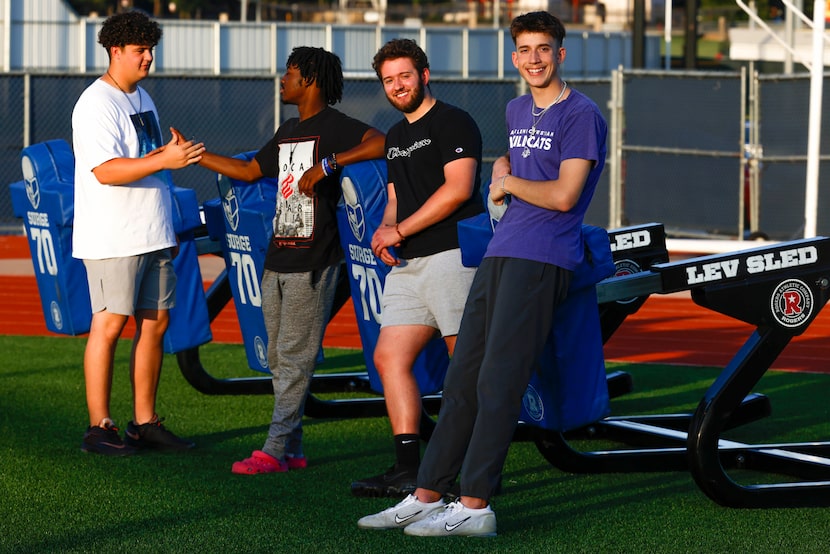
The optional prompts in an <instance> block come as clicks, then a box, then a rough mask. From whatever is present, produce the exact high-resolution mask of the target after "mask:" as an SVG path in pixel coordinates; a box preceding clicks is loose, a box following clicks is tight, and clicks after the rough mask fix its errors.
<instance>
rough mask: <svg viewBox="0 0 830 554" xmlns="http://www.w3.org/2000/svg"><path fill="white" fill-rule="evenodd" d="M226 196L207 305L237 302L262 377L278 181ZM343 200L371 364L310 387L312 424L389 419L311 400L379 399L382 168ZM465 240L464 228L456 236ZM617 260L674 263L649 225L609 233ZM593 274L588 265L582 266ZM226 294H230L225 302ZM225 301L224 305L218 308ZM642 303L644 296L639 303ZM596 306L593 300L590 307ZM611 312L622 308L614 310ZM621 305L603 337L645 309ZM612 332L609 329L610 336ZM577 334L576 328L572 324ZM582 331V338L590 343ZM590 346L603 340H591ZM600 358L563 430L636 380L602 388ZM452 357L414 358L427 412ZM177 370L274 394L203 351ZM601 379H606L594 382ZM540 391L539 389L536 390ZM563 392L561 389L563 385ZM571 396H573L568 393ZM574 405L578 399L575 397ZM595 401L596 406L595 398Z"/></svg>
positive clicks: (353, 179) (377, 402) (613, 379)
mask: <svg viewBox="0 0 830 554" xmlns="http://www.w3.org/2000/svg"><path fill="white" fill-rule="evenodd" d="M253 154H254V153H253V152H248V153H245V154H241V155H240V156H242V157H245V158H250V156H252V155H253ZM218 182H219V191H220V198H218V199H215V200H211V201H208V202H206V203H205V205H204V211H205V218H206V223H207V227H208V234H209V237H210V238H211V239H213V240H214V241H218V244H220V245H221V250H222V253H223V255H224V257H225V262H226V270H225V273H224V274H223V275H220V277H219V278H218V279H217V281H216V282H215V283H214V285H213V287H216V288H217V290H216V291H212V290H211V291H208V304H209V306H210V308H209V309H210V311H211V314H212V317H215V314H217V313H218V311H219V310H221V306H222V305H224V302H227V298H228V297H233V299H234V301H235V304H236V306H237V311H239V312H240V316H239V319H240V327H241V328H242V331H243V339H244V341H245V343H246V344H245V347H246V354H247V357H248V362H249V367H251V368H253V369H258V370H265V368H266V367H267V366H266V365H265V363H263V362H264V360H262V359H261V358H260V356H261V355H262V354H261V353H263V352H264V348H265V345H266V344H267V337H266V336H265V333H264V326H263V324H262V314H261V309H260V307H259V306H258V305H256V303H255V302H252V301H251V299H252V298H258V296H259V294H258V292H257V290H258V289H256V288H255V287H258V282H259V280H260V279H261V272H262V265H263V261H264V255H265V250H266V249H267V242H268V240H269V238H270V235H271V233H272V228H271V218H272V215H273V213H274V208H275V202H274V198H275V195H276V183H275V182H274V181H273V180H272V179H261V180H260V181H257V182H256V183H250V184H249V183H242V182H237V181H234V180H227V179H224V178H219V181H218ZM341 185H342V188H343V198H342V200H341V202H340V205H339V206H338V209H337V217H338V227H339V230H340V235H341V240H342V245H343V250H344V252H345V254H346V260H345V265H344V266H343V268H342V269H343V270H342V271H341V277H342V278H343V282H344V283H345V284H346V285H347V287H345V290H346V292H347V295H350V296H351V298H352V300H353V304H354V307H355V312H356V315H357V323H358V329H359V332H360V336H361V340H362V343H363V347H364V348H363V351H364V361H365V364H366V367H367V371H366V372H365V373H360V374H355V373H349V374H336V375H328V374H318V375H315V377H314V379H313V380H312V384H311V392H312V395H311V397H310V398H309V402H308V403H307V405H306V414H307V415H310V416H312V417H317V416H319V417H355V416H360V415H383V414H385V406H384V405H383V401H382V399H378V398H367V399H357V400H352V401H350V402H348V403H343V402H337V401H321V400H319V399H318V398H316V397H315V394H314V393H317V392H323V391H324V390H351V391H354V390H362V391H366V392H370V393H373V394H378V393H382V386H381V383H380V379H379V378H378V376H377V371H376V370H375V368H374V365H373V360H372V353H373V350H374V345H375V343H376V340H377V335H378V332H379V321H380V298H381V294H382V290H383V284H384V281H385V276H386V274H387V273H388V271H389V268H388V267H387V266H385V264H382V263H381V262H379V261H378V260H377V259H375V257H374V255H373V254H372V252H371V248H370V241H371V236H372V234H373V233H374V231H375V229H376V228H377V226H378V225H379V223H380V221H381V218H382V214H383V208H384V206H385V204H386V171H385V164H384V163H383V162H382V161H371V162H364V163H360V164H354V165H351V166H348V167H346V168H345V169H344V170H343V173H342V176H341ZM459 232H460V233H461V230H460V231H459ZM593 233H594V235H593V236H595V237H596V238H598V239H599V240H598V242H597V241H596V240H595V241H594V242H595V244H596V245H597V246H596V248H598V249H601V250H602V252H603V256H604V266H603V265H602V264H598V263H594V265H596V267H600V268H601V269H600V271H604V272H605V273H604V274H610V273H612V272H613V271H614V266H613V265H612V264H611V261H610V256H609V254H610V252H609V239H608V238H607V236H606V233H605V231H603V230H600V229H595V230H594V231H593ZM611 236H612V241H611V242H612V244H613V246H614V247H613V250H614V251H615V252H614V254H613V255H614V257H615V258H620V259H622V260H624V261H625V267H626V268H627V269H626V271H627V272H630V271H632V269H631V268H632V267H641V266H642V267H647V266H648V265H650V264H652V263H655V262H658V261H666V260H668V254H667V252H666V249H665V235H664V233H663V230H662V226H660V225H658V224H649V225H646V226H641V227H637V228H630V229H623V230H619V231H616V232H612V233H611ZM588 259H589V260H590V261H591V262H599V260H600V256H599V251H598V253H597V256H596V257H595V258H591V257H589V258H588ZM590 267H593V265H592V263H588V264H586V268H590ZM601 277H602V275H594V276H592V277H589V279H593V281H592V282H591V284H593V282H595V281H596V280H599V279H600V278H601ZM588 289H589V290H586V291H585V292H583V293H582V294H587V295H592V294H593V292H592V290H593V289H592V288H590V287H588ZM223 295H224V296H223ZM347 297H348V296H346V297H343V296H340V297H339V298H338V300H337V301H336V302H335V309H336V308H337V307H339V305H341V304H342V303H343V302H344V301H345V299H346V298H347ZM216 299H219V301H215V300H216ZM643 300H644V299H643ZM588 303H589V304H591V305H592V306H596V300H595V299H594V300H590V301H589V302H588ZM614 304H615V305H616V304H617V303H614ZM641 304H642V302H640V303H639V304H637V303H633V302H631V301H629V300H624V301H622V302H620V303H619V304H618V306H619V308H617V307H613V309H612V307H609V308H608V310H607V311H608V313H609V314H614V315H613V316H612V317H607V316H606V315H605V314H603V315H602V317H601V319H602V320H603V322H604V321H605V320H608V321H611V322H612V324H611V325H606V324H605V323H603V325H602V329H603V333H602V334H603V335H606V334H608V335H609V336H610V334H611V333H613V329H614V328H616V326H617V325H618V324H619V321H621V320H622V319H624V317H625V316H624V315H623V316H620V315H619V313H620V312H625V313H633V312H634V311H636V309H637V308H638V307H639V305H641ZM576 312H580V313H581V312H585V313H587V314H588V315H589V316H590V315H591V314H592V313H593V312H596V309H594V310H593V312H592V311H591V310H587V311H585V310H575V313H576ZM606 327H608V328H609V329H610V330H609V331H607V332H606V331H605V328H606ZM574 328H576V327H574ZM590 335H591V334H590V333H586V336H590ZM592 340H593V342H597V340H599V339H598V338H597V337H595V336H592ZM591 350H592V352H594V353H595V354H594V355H595V357H596V359H595V363H594V366H593V367H599V368H601V369H602V372H601V373H596V372H594V374H593V375H594V385H595V389H596V390H595V392H592V393H591V394H588V395H586V396H583V398H585V399H586V401H585V402H584V403H582V402H580V403H578V404H579V405H580V406H581V405H590V404H591V402H595V407H594V410H593V411H592V412H591V413H590V414H588V415H583V416H582V417H581V420H580V421H579V422H578V423H571V424H568V423H565V425H567V426H568V427H570V426H573V425H579V424H583V423H586V422H590V421H594V420H596V419H597V418H599V417H601V416H602V415H603V414H604V413H605V412H606V411H607V396H608V389H609V388H610V389H611V395H612V396H614V395H618V394H622V393H624V392H627V391H628V390H629V389H630V379H629V378H628V376H627V375H626V374H624V373H622V372H617V373H614V374H612V375H610V376H609V377H608V380H607V383H606V382H605V374H604V367H603V364H602V357H601V352H602V350H601V344H600V345H599V347H598V348H592V349H591ZM447 361H448V357H447V352H446V347H445V346H444V343H443V341H442V340H440V339H436V340H435V341H433V342H432V343H431V344H430V345H429V347H428V348H427V350H426V351H425V352H424V353H423V354H422V355H421V357H420V358H419V359H418V361H417V363H416V365H415V368H414V373H415V376H416V379H417V381H418V384H419V387H420V389H421V391H422V393H423V394H425V395H426V396H425V402H426V405H427V406H428V407H429V409H431V410H432V411H431V412H430V413H435V411H437V406H438V400H439V398H438V397H436V396H434V395H432V394H431V393H434V392H437V391H439V390H440V388H441V386H442V383H443V378H444V374H445V372H446V367H447ZM179 364H180V367H181V369H182V372H183V374H184V375H185V377H186V378H187V379H188V381H190V382H191V384H193V386H194V387H196V388H197V389H198V390H201V391H202V392H205V393H207V394H256V393H262V394H270V393H271V383H270V377H264V378H253V377H249V378H231V379H215V378H213V377H212V376H210V374H209V373H208V372H207V370H206V369H205V368H204V367H203V366H202V365H201V362H200V361H199V358H198V350H197V349H190V350H189V351H186V352H181V353H179ZM597 375H599V377H600V379H597V378H596V377H597ZM537 388H538V384H537ZM560 388H561V387H560ZM572 392H573V391H572ZM571 396H572V397H574V398H575V395H571ZM597 399H598V400H597ZM547 405H548V406H551V407H550V408H548V410H547V414H548V416H547V418H543V417H539V416H540V415H541V412H539V411H538V410H539V409H540V408H544V407H543V406H542V405H541V404H540V403H538V401H537V402H535V403H534V406H535V408H534V409H535V410H536V411H534V414H535V415H536V418H537V421H539V422H541V423H542V424H543V425H545V424H547V425H549V426H553V427H555V428H559V427H560V426H561V425H562V423H559V422H557V420H556V419H555V418H554V417H553V416H554V415H555V411H554V408H552V406H554V405H555V403H552V402H547ZM432 423H433V422H432V421H431V420H425V422H424V427H425V429H423V430H424V431H425V435H428V433H429V432H430V431H431V424H432Z"/></svg>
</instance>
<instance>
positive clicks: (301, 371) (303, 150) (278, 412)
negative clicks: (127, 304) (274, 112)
mask: <svg viewBox="0 0 830 554" xmlns="http://www.w3.org/2000/svg"><path fill="white" fill-rule="evenodd" d="M280 96H281V98H282V102H283V103H284V104H293V105H296V106H297V109H298V111H299V117H297V118H293V119H289V120H288V121H286V122H285V123H283V124H282V125H280V127H279V129H277V132H276V134H275V135H274V137H273V138H272V139H271V140H270V141H268V143H267V144H266V145H265V146H263V147H262V148H261V149H260V150H259V152H257V154H256V155H255V156H254V157H253V158H252V159H250V160H241V159H236V158H230V157H226V156H220V155H218V154H214V153H211V152H205V153H204V154H203V156H202V160H201V162H200V165H202V167H206V168H208V169H210V170H212V171H216V172H218V173H221V174H223V175H227V176H228V177H231V178H232V179H237V180H240V181H248V182H251V181H255V180H257V179H259V178H261V177H263V176H268V177H276V178H277V179H278V181H279V185H280V193H281V194H278V195H277V207H276V214H275V217H274V235H273V238H272V239H271V242H270V244H269V246H268V252H267V253H266V256H265V269H264V273H263V276H262V315H263V318H264V320H265V327H266V330H267V333H268V365H269V367H270V369H271V373H272V375H273V385H274V412H273V416H272V419H271V425H270V427H269V430H268V438H267V439H266V440H265V445H264V446H263V447H262V450H255V451H254V452H253V453H252V454H251V456H250V457H249V458H246V459H244V460H242V461H239V462H235V463H234V464H233V467H232V469H231V471H233V473H238V474H242V475H253V474H258V473H273V472H283V471H287V470H289V469H300V468H304V467H306V458H305V456H304V455H303V450H302V432H303V429H302V417H303V405H304V400H305V397H306V394H307V393H308V388H309V385H310V383H311V377H312V374H313V372H314V366H315V362H316V359H317V353H318V351H319V348H320V343H321V341H322V338H323V332H324V330H325V324H326V321H327V320H328V318H329V313H330V312H331V307H332V303H333V301H334V291H335V288H336V283H337V272H338V268H339V266H340V262H341V259H342V258H343V252H342V249H341V247H340V239H339V235H338V233H337V220H336V217H335V208H336V206H337V201H338V199H339V198H340V185H339V180H338V177H337V174H338V173H339V169H340V168H342V167H343V166H345V165H348V164H351V163H355V162H359V161H364V160H370V159H374V158H380V157H381V156H383V144H384V140H385V137H384V135H383V133H381V132H380V131H378V130H377V129H374V128H372V127H370V126H369V125H367V124H365V123H363V122H361V121H358V120H356V119H353V118H351V117H348V116H346V115H344V114H343V113H341V112H339V111H337V110H335V109H334V108H332V107H331V106H333V105H334V104H336V103H337V102H339V101H340V100H341V98H342V96H343V71H342V69H341V65H340V59H339V58H338V57H337V56H336V55H335V54H333V53H331V52H327V51H326V50H323V49H322V48H311V47H298V48H294V50H293V51H292V52H291V55H290V56H289V57H288V61H287V63H286V71H285V74H284V75H283V76H282V79H280ZM179 136H180V137H181V138H182V140H183V139H184V137H183V136H181V134H179ZM297 214H302V216H303V217H302V220H303V221H304V222H305V223H306V224H305V225H302V226H299V225H294V218H295V217H296V216H297ZM309 221H310V222H311V224H310V225H308V222H309Z"/></svg>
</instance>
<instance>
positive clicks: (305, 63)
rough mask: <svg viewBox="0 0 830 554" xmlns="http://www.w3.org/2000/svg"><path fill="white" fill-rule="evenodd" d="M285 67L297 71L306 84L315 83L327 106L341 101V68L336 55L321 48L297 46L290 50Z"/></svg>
mask: <svg viewBox="0 0 830 554" xmlns="http://www.w3.org/2000/svg"><path fill="white" fill-rule="evenodd" d="M285 65H286V67H296V68H297V69H299V70H300V76H302V78H303V80H304V81H305V82H306V83H307V84H309V85H310V84H311V83H317V87H318V88H319V89H320V90H321V91H323V96H324V97H325V99H326V103H328V104H329V105H331V106H333V105H335V104H337V103H338V102H340V100H342V99H343V67H342V66H341V64H340V58H339V57H338V56H337V54H333V53H331V52H329V51H328V50H325V49H323V48H314V47H312V46H297V47H296V48H294V49H293V50H291V55H289V56H288V61H287V62H285Z"/></svg>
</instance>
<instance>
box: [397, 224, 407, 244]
mask: <svg viewBox="0 0 830 554" xmlns="http://www.w3.org/2000/svg"><path fill="white" fill-rule="evenodd" d="M395 232H396V233H398V236H399V237H401V242H403V241H405V240H406V237H405V236H403V233H401V230H400V229H398V224H397V223H395Z"/></svg>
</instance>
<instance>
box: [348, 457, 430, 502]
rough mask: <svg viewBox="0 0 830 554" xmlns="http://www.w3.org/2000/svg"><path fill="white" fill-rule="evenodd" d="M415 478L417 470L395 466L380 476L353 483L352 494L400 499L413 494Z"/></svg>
mask: <svg viewBox="0 0 830 554" xmlns="http://www.w3.org/2000/svg"><path fill="white" fill-rule="evenodd" d="M417 477H418V469H417V468H411V467H400V466H398V465H397V464H395V465H393V466H392V467H390V468H389V469H388V470H387V471H386V473H384V474H382V475H377V476H375V477H369V478H368V479H362V480H360V481H355V482H353V483H352V494H353V495H355V496H372V497H381V496H388V497H393V498H394V497H401V498H402V497H404V496H406V495H408V494H412V493H413V492H415V488H416V487H415V480H416V478H417Z"/></svg>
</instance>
